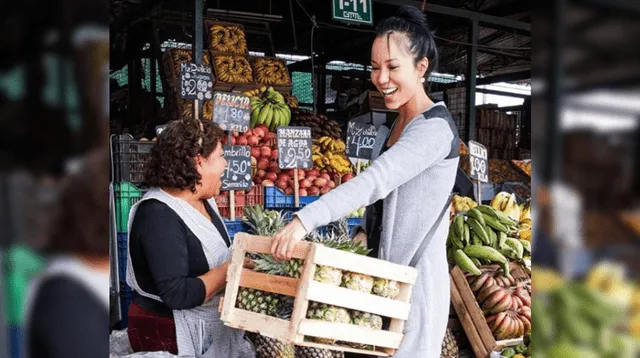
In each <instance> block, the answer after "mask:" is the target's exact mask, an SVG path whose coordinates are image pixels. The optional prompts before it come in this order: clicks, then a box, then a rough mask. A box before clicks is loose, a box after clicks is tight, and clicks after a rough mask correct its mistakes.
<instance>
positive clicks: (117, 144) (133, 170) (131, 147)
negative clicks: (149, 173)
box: [111, 134, 155, 184]
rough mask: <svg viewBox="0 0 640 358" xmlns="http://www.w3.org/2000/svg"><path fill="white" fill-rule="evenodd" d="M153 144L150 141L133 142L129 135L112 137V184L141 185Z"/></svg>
mask: <svg viewBox="0 0 640 358" xmlns="http://www.w3.org/2000/svg"><path fill="white" fill-rule="evenodd" d="M154 144H155V143H154V142H150V141H147V142H141V141H138V140H135V139H133V137H132V136H131V135H129V134H121V135H117V136H112V138H111V145H112V147H111V150H112V152H111V155H112V157H111V160H112V161H113V179H114V182H115V183H121V182H130V183H135V184H140V183H142V182H143V181H144V171H145V169H146V167H147V163H148V162H149V159H150V156H151V148H153V145H154Z"/></svg>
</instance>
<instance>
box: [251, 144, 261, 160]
mask: <svg viewBox="0 0 640 358" xmlns="http://www.w3.org/2000/svg"><path fill="white" fill-rule="evenodd" d="M251 156H253V157H256V158H260V157H261V156H262V155H260V148H258V147H251Z"/></svg>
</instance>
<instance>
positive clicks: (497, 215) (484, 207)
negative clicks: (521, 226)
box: [474, 204, 518, 226]
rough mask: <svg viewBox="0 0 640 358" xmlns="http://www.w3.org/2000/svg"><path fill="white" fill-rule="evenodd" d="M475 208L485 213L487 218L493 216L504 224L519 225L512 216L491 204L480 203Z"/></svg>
mask: <svg viewBox="0 0 640 358" xmlns="http://www.w3.org/2000/svg"><path fill="white" fill-rule="evenodd" d="M474 209H476V210H478V211H479V212H481V213H482V214H484V217H485V219H486V218H487V216H488V217H492V218H494V219H496V220H498V221H500V223H501V224H502V225H504V226H517V224H518V223H516V222H515V221H513V220H511V218H509V217H508V216H507V215H505V213H503V212H502V211H500V210H496V209H494V208H492V207H491V206H489V205H485V204H482V205H478V206H476V207H475V208H474Z"/></svg>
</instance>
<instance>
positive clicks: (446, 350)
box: [440, 328, 460, 358]
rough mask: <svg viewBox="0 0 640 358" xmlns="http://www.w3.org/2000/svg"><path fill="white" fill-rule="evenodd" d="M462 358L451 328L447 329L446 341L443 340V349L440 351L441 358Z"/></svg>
mask: <svg viewBox="0 0 640 358" xmlns="http://www.w3.org/2000/svg"><path fill="white" fill-rule="evenodd" d="M459 356H460V349H459V347H458V342H456V338H455V336H454V335H453V332H452V331H451V329H450V328H447V331H446V332H445V335H444V339H443V340H442V349H441V351H440V358H458V357H459Z"/></svg>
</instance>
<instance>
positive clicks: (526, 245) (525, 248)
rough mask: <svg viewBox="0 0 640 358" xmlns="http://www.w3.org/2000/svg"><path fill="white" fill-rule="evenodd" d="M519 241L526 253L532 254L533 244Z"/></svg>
mask: <svg viewBox="0 0 640 358" xmlns="http://www.w3.org/2000/svg"><path fill="white" fill-rule="evenodd" d="M518 241H520V244H522V247H523V248H524V251H525V252H527V253H529V254H531V242H529V241H527V240H518Z"/></svg>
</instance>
